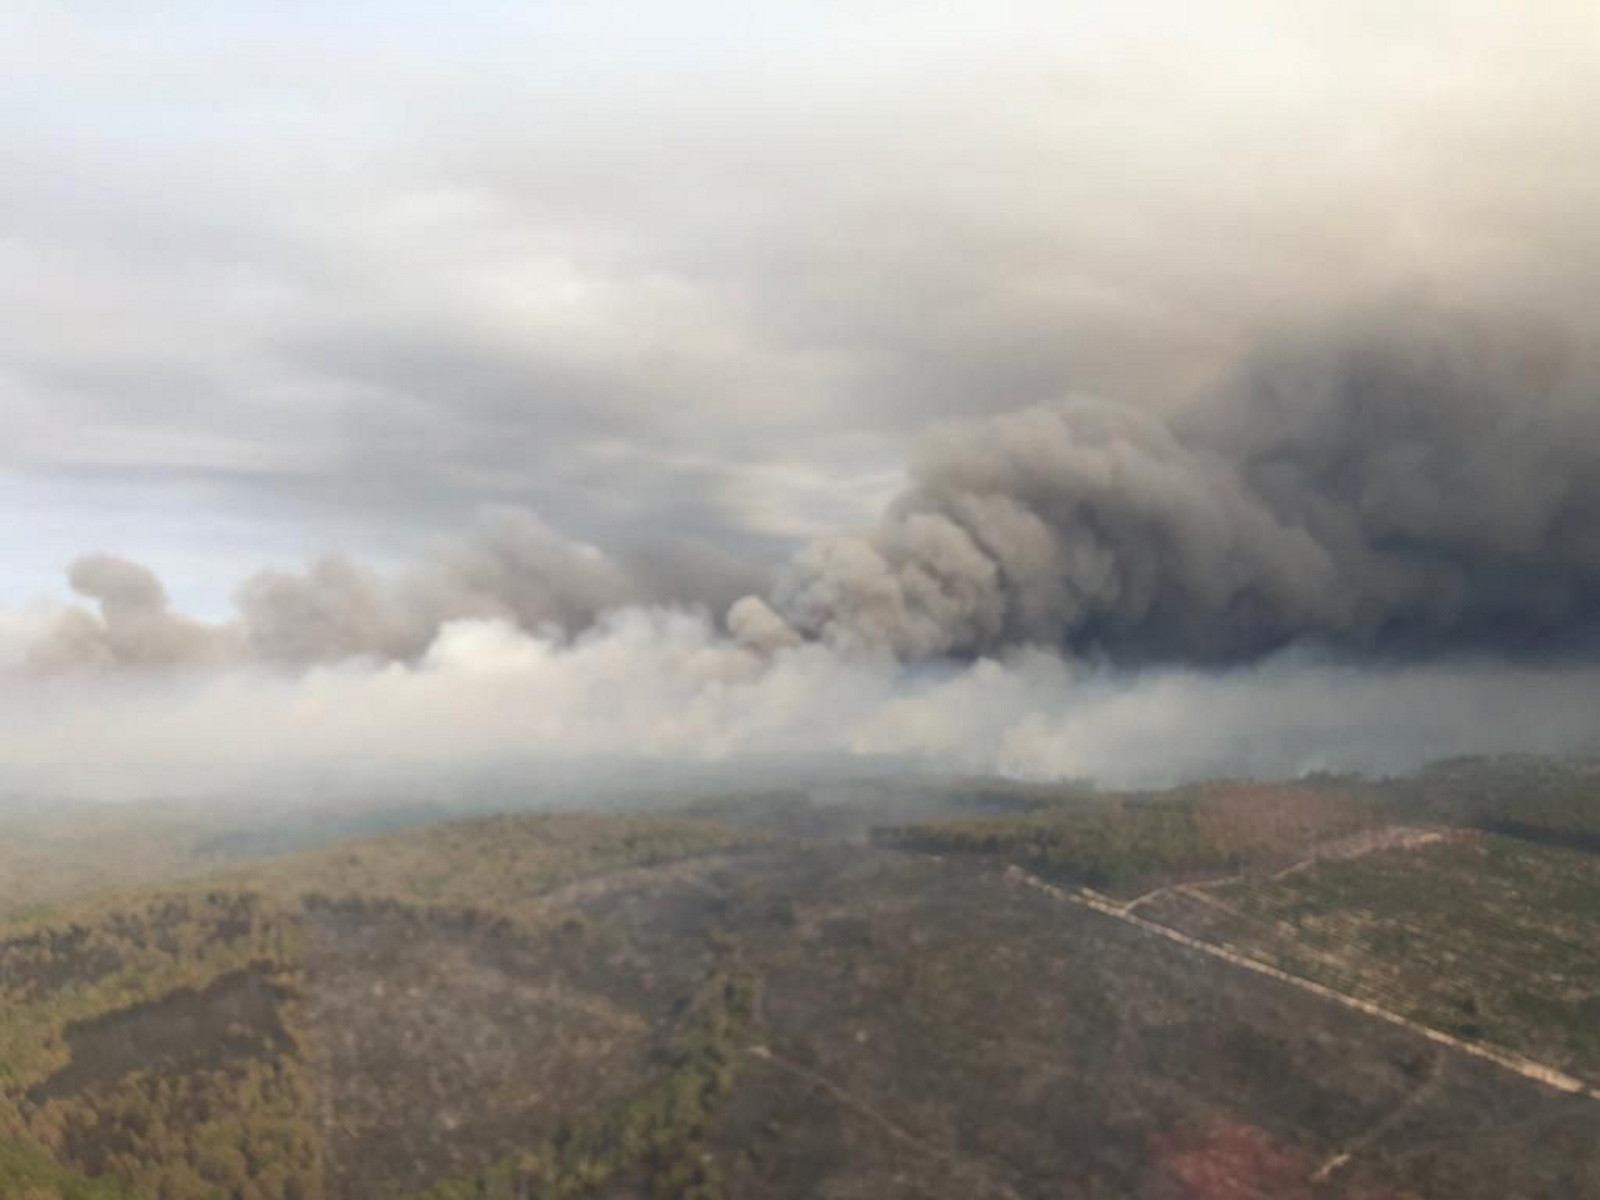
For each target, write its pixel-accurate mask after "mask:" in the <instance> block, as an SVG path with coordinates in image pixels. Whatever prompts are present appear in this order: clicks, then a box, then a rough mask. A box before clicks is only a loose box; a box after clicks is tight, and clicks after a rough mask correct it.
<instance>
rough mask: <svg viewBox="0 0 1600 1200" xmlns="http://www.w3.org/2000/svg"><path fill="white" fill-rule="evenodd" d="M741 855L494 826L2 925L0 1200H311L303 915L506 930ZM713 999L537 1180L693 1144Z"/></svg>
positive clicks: (547, 826)
mask: <svg viewBox="0 0 1600 1200" xmlns="http://www.w3.org/2000/svg"><path fill="white" fill-rule="evenodd" d="M758 840H760V839H758V838H756V837H755V836H754V835H751V834H740V833H736V832H734V831H731V830H728V829H726V828H723V827H720V826H717V825H713V824H711V823H709V822H704V821H691V820H673V819H669V818H664V817H618V818H605V817H590V816H574V815H529V816H517V817H496V818H490V819H483V820H476V821H467V822H462V823H459V824H455V825H446V826H440V827H436V828H430V829H418V830H409V831H405V832H401V833H397V834H393V835H389V836H386V837H378V838H369V839H364V840H361V841H357V842H352V843H348V844H344V845H339V846H333V847H326V848H323V849H319V850H315V851H311V852H307V853H303V854H300V855H297V856H294V857H290V858H285V859H282V860H276V861H269V862H264V863H262V864H260V865H257V866H254V867H251V868H249V869H248V870H240V871H234V872H232V873H231V874H229V875H227V876H219V877H215V878H213V879H211V880H209V881H204V880H202V881H196V882H194V883H191V884H187V885H184V886H182V887H181V888H179V889H177V890H167V891H156V892H147V893H143V894H126V895H121V896H118V895H106V896H102V897H100V898H98V899H96V900H93V901H91V902H87V903H83V902H80V903H77V904H74V905H70V906H57V907H53V908H48V909H46V910H44V911H42V912H40V913H37V914H35V915H33V916H32V917H29V916H24V915H22V914H20V913H17V912H13V915H12V919H11V921H10V924H9V925H5V926H0V1005H3V1006H4V1011H5V1020H4V1021H3V1022H0V1195H4V1196H6V1197H7V1198H8V1200H9V1198H10V1197H11V1196H13V1195H16V1196H26V1197H29V1198H30V1200H32V1198H34V1197H37V1198H38V1200H47V1198H48V1200H123V1197H124V1196H126V1197H128V1198H129V1200H147V1198H149V1200H210V1198H212V1197H227V1198H228V1200H258V1198H259V1200H269V1198H270V1200H317V1198H318V1197H320V1196H322V1195H323V1194H324V1191H325V1181H324V1178H323V1173H324V1168H323V1158H324V1149H323V1145H322V1138H323V1132H322V1130H321V1129H320V1127H319V1123H318V1121H317V1120H316V1118H315V1113H316V1111H317V1104H316V1100H315V1095H314V1086H313V1083H312V1080H311V1072H312V1064H311V1062H310V1060H309V1057H308V1051H307V1050H306V1048H305V1046H304V1044H303V1042H304V1039H303V1037H302V1036H301V1035H300V1034H299V1032H298V1031H297V1028H296V1023H297V1020H298V1015H297V1014H298V1011H299V1002H298V996H299V994H300V990H301V976H302V974H303V972H304V969H305V945H306V938H307V936H308V932H307V914H308V912H309V910H308V908H307V905H308V904H310V903H313V902H322V903H325V902H326V897H329V896H333V897H343V898H355V899H363V900H376V901H381V902H382V903H385V904H388V905H391V906H393V907H395V908H396V909H397V910H400V911H409V910H411V909H416V910H418V911H422V910H426V911H429V912H439V911H448V912H457V913H461V914H464V915H465V916H466V917H468V918H469V920H468V921H467V923H466V925H465V926H464V928H468V927H477V926H483V927H488V928H493V927H495V923H496V922H501V923H505V922H510V925H509V926H507V927H508V928H509V927H515V926H516V925H517V923H518V922H519V921H521V920H523V919H524V918H526V919H529V920H532V919H534V918H535V917H536V916H537V908H538V905H537V903H536V901H537V900H538V898H539V897H540V896H541V895H543V894H545V893H547V892H548V891H549V890H550V889H552V888H555V887H558V886H560V885H562V884H565V883H568V882H571V881H574V880H577V879H580V878H583V877H585V876H589V875H593V874H597V873H602V872H606V871H614V870H617V869H620V868H626V867H631V866H643V865H650V864H657V863H664V862H671V861H675V860H678V859H685V858H689V857H693V856H697V855H705V854H710V853H715V852H719V851H727V850H732V849H736V848H739V847H742V846H748V845H751V844H753V843H754V842H756V841H758ZM480 917H482V918H486V920H480V919H479V918H480ZM718 988H719V989H724V990H726V991H727V997H726V999H725V1001H724V1002H723V1003H722V1004H721V1006H720V1007H718V1006H708V1007H706V1008H704V1010H703V1011H701V1010H697V1013H698V1015H697V1017H696V1020H695V1022H694V1023H692V1024H691V1025H690V1027H689V1028H688V1029H687V1030H686V1032H685V1033H684V1034H683V1035H682V1036H681V1038H680V1040H679V1045H678V1049H677V1052H676V1056H675V1058H674V1060H673V1063H672V1066H671V1069H670V1071H669V1072H668V1073H667V1075H666V1077H665V1081H664V1082H663V1083H662V1084H661V1085H660V1087H659V1088H657V1089H656V1090H653V1091H651V1092H649V1093H648V1094H646V1095H645V1096H644V1097H642V1098H641V1099H640V1100H639V1101H637V1102H636V1103H635V1104H633V1105H631V1106H630V1107H629V1108H628V1109H627V1111H626V1112H625V1113H624V1114H622V1115H621V1116H616V1117H613V1118H610V1123H609V1124H604V1125H601V1126H591V1125H580V1126H576V1127H574V1128H573V1129H572V1130H571V1131H569V1132H568V1134H567V1135H566V1136H565V1137H563V1138H561V1139H559V1140H558V1141H557V1142H555V1143H552V1144H551V1146H549V1147H546V1148H543V1149H541V1150H540V1151H539V1158H540V1161H541V1162H544V1163H548V1164H550V1169H552V1170H554V1171H555V1172H556V1173H555V1175H553V1176H551V1178H552V1179H554V1180H555V1181H557V1182H559V1181H560V1180H561V1179H569V1178H588V1177H590V1176H591V1175H592V1174H593V1171H594V1167H593V1162H592V1160H594V1159H595V1157H596V1155H597V1154H598V1153H599V1150H598V1148H599V1147H612V1146H613V1145H615V1146H620V1147H622V1150H621V1151H620V1153H621V1154H622V1155H623V1157H622V1158H621V1159H619V1160H618V1161H619V1162H628V1163H633V1162H636V1161H642V1160H643V1159H649V1160H650V1161H652V1162H657V1161H658V1160H663V1157H664V1156H670V1155H671V1154H672V1153H675V1152H676V1150H677V1149H681V1147H682V1146H683V1145H684V1144H686V1139H688V1138H690V1137H692V1136H693V1134H694V1131H695V1130H696V1129H697V1128H698V1127H699V1121H701V1120H703V1117H704V1113H705V1111H706V1106H707V1105H709V1104H710V1103H712V1102H713V1101H714V1099H715V1097H716V1096H717V1095H719V1094H720V1090H721V1089H725V1088H726V1086H727V1083H728V1080H729V1077H730V1076H729V1072H730V1071H731V1063H732V1058H731V1050H730V1049H729V1043H728V1040H727V1039H728V1036H729V1035H728V1028H729V1022H731V1021H732V1020H734V1019H735V1017H736V1015H737V1012H738V1010H739V1006H738V1004H737V1003H736V997H737V995H738V994H742V993H740V990H739V988H738V987H735V986H734V985H733V984H732V983H727V982H726V981H720V980H719V982H718ZM719 994H721V991H719ZM696 1114H699V1115H698V1116H697V1115H696ZM618 1122H620V1124H619V1123H618ZM607 1153H610V1151H609V1150H608V1151H607ZM517 1169H518V1170H521V1167H520V1166H519V1167H518V1168H517ZM672 1169H673V1170H676V1168H672ZM502 1173H504V1172H502ZM668 1173H669V1174H670V1173H671V1171H669V1172H668ZM546 1174H548V1171H546ZM506 1177H507V1178H510V1177H511V1176H509V1175H508V1176H506ZM543 1177H544V1176H542V1175H541V1176H539V1178H543ZM697 1186H698V1185H697ZM561 1194H568V1193H561ZM673 1194H680V1193H677V1192H675V1193H673ZM681 1194H691V1193H688V1192H684V1193H681Z"/></svg>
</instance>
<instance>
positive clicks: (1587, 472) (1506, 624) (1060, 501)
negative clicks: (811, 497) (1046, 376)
mask: <svg viewBox="0 0 1600 1200" xmlns="http://www.w3.org/2000/svg"><path fill="white" fill-rule="evenodd" d="M730 624H731V627H732V628H733V629H734V631H735V632H736V633H738V634H739V635H741V636H743V637H745V638H746V640H747V641H749V642H750V643H751V644H753V645H769V646H770V645H780V644H782V643H783V642H785V641H787V640H789V639H792V638H794V637H796V636H800V637H806V638H817V639H821V640H822V641H824V642H826V643H828V644H830V645H833V646H836V647H839V648H842V649H844V650H846V651H850V652H854V651H859V650H875V651H880V652H882V651H887V652H889V653H891V654H893V655H895V656H897V657H899V658H901V659H903V660H920V659H927V658H934V657H942V656H970V655H973V654H981V653H992V652H995V651H996V650H1000V649H1003V648H1005V647H1007V646H1014V645H1019V644H1040V645H1045V646H1051V647H1057V648H1062V649H1066V650H1069V651H1072V652H1075V653H1086V652H1094V653H1105V654H1108V655H1110V656H1111V657H1113V658H1116V659H1120V660H1123V661H1130V660H1131V661H1145V662H1148V661H1186V662H1201V663H1205V662H1210V663H1216V662H1226V661H1237V660H1241V659H1248V658H1253V657H1257V656H1260V655H1262V654H1265V653H1269V652H1271V651H1274V650H1278V649H1281V648H1283V647H1286V646H1289V645H1291V644H1295V643H1300V642H1314V643H1321V644H1324V645H1328V646H1333V647H1338V648H1341V649H1343V650H1347V651H1355V652H1358V653H1362V654H1379V655H1386V654H1390V653H1393V652H1403V653H1414V652H1430V651H1432V652H1437V651H1451V650H1460V649H1463V648H1475V649H1484V648H1493V649H1496V650H1500V651H1508V650H1509V651H1511V652H1514V653H1523V652H1533V651H1541V650H1549V649H1565V648H1569V647H1571V646H1573V645H1575V644H1578V643H1581V642H1583V641H1585V640H1587V639H1590V638H1592V637H1593V636H1594V635H1595V633H1596V632H1597V629H1600V372H1597V371H1596V370H1595V368H1594V364H1593V362H1591V361H1589V360H1587V359H1582V358H1580V357H1579V356H1578V355H1577V354H1576V352H1575V351H1573V350H1572V349H1571V348H1570V347H1568V346H1566V345H1564V344H1562V342H1561V341H1560V340H1559V339H1554V338H1546V337H1543V336H1535V335H1532V334H1526V333H1506V332H1504V331H1503V329H1502V330H1499V331H1496V332H1493V333H1490V332H1489V331H1486V330H1483V329H1466V330H1461V329H1459V328H1454V329H1452V330H1451V331H1448V332H1447V331H1445V330H1444V329H1442V328H1419V327H1418V323H1417V322H1410V321H1405V320H1396V319H1394V318H1392V317H1391V318H1390V319H1388V320H1387V321H1385V322H1382V323H1377V322H1374V323H1364V324H1362V325H1359V326H1351V327H1349V328H1347V329H1345V330H1343V331H1342V332H1341V333H1340V334H1339V335H1338V336H1337V337H1334V338H1331V339H1328V338H1325V339H1322V340H1320V341H1316V342H1310V341H1308V342H1303V343H1301V344H1298V345H1290V346H1288V347H1280V348H1279V349H1277V350H1275V351H1274V352H1273V353H1271V354H1269V355H1263V356H1261V357H1260V358H1259V359H1258V360H1256V361H1255V363H1254V364H1253V365H1252V366H1251V367H1250V368H1249V369H1248V370H1247V371H1246V372H1244V373H1243V374H1242V376H1241V377H1240V378H1239V379H1238V380H1236V381H1235V382H1234V383H1233V385H1232V386H1230V387H1228V388H1226V389H1223V390H1222V391H1221V392H1220V393H1219V394H1218V396H1217V397H1216V398H1215V399H1214V400H1212V401H1211V402H1209V403H1207V404H1204V405H1201V406H1199V407H1197V408H1194V409H1191V410H1188V411H1185V412H1183V413H1181V414H1179V415H1177V416H1175V417H1171V418H1166V417H1162V416H1158V415H1155V414H1153V413H1150V412H1147V411H1143V410H1140V409H1137V408H1133V407H1129V406H1126V405H1119V404H1112V403H1106V402H1099V401H1086V400H1074V401H1068V402H1065V403H1060V404H1053V405H1047V406H1041V407H1034V408H1029V409H1027V410H1024V411H1021V412H1015V413H1011V414H1008V415H1004V416H999V417H995V418H990V419H986V420H980V421H970V422H965V423H961V424H951V425H946V426H943V427H940V428H938V429H936V430H934V431H933V432H931V433H929V434H928V435H927V436H926V437H925V438H924V439H923V441H922V443H921V445H920V447H919V448H918V451H917V453H916V456H915V461H914V464H913V468H912V473H911V483H910V486H909V488H908V490H907V491H906V492H905V493H904V494H903V495H901V496H900V497H899V498H898V500H896V501H895V502H894V504H893V505H892V507H891V508H890V510H889V511H888V512H887V514H886V515H885V516H884V517H883V519H882V520H881V521H880V522H879V524H878V525H877V526H876V527H874V528H872V529H870V530H868V531H866V532H864V533H861V534H853V535H847V536H840V537H833V538H829V539H826V540H824V541H821V542H818V543H815V544H813V545H811V546H809V547H807V548H806V549H804V550H803V551H802V552H801V553H800V554H799V555H798V556H797V557H796V558H795V560H794V561H793V562H792V563H791V564H790V566H789V567H788V568H787V569H786V570H785V572H784V573H783V576H782V578H781V580H780V582H779V584H778V587H777V589H776V591H775V593H774V597H773V601H772V604H771V605H770V606H769V605H768V604H767V603H766V602H764V601H761V600H757V599H753V598H752V599H747V600H744V601H741V602H740V603H739V605H737V606H736V608H735V611H734V612H733V614H732V617H731V622H730Z"/></svg>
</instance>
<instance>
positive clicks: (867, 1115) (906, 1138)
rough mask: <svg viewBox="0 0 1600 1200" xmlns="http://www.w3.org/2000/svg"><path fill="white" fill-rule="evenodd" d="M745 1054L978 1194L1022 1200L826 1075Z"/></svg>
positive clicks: (766, 1052)
mask: <svg viewBox="0 0 1600 1200" xmlns="http://www.w3.org/2000/svg"><path fill="white" fill-rule="evenodd" d="M745 1053H746V1054H749V1055H750V1056H751V1057H752V1058H758V1059H760V1060H761V1061H762V1062H764V1063H769V1064H770V1065H772V1066H774V1067H777V1068H778V1069H779V1070H781V1071H784V1072H786V1073H787V1074H790V1075H793V1076H794V1077H795V1078H797V1079H799V1080H800V1081H801V1082H803V1083H805V1084H808V1085H809V1086H811V1087H814V1088H817V1089H819V1090H821V1091H824V1092H826V1093H827V1094H828V1095H829V1096H830V1097H832V1098H833V1100H834V1101H835V1102H836V1103H838V1104H841V1105H843V1106H844V1107H845V1108H847V1109H849V1110H850V1111H851V1112H853V1113H855V1114H856V1115H857V1116H859V1117H862V1118H864V1119H865V1120H867V1121H870V1122H871V1123H872V1124H874V1125H876V1126H877V1127H878V1128H879V1129H881V1130H883V1131H884V1132H885V1133H887V1134H888V1135H889V1136H890V1137H892V1138H894V1139H895V1140H896V1141H898V1142H900V1143H902V1144H904V1145H906V1146H909V1147H910V1148H911V1149H912V1150H914V1151H916V1152H917V1153H918V1154H920V1155H922V1156H923V1157H925V1158H933V1159H937V1160H938V1161H940V1162H942V1163H944V1164H945V1165H946V1166H948V1167H949V1168H950V1169H951V1170H952V1171H955V1172H957V1173H960V1174H963V1175H966V1176H968V1177H969V1178H971V1179H972V1181H973V1182H974V1183H975V1184H976V1185H977V1186H978V1188H979V1189H980V1191H979V1192H978V1194H979V1195H995V1196H1004V1197H1006V1198H1007V1200H1022V1196H1021V1195H1020V1194H1019V1193H1017V1192H1016V1191H1014V1190H1013V1189H1012V1188H1010V1187H1008V1186H1006V1185H1005V1184H1004V1183H1001V1182H1000V1181H998V1180H996V1179H994V1178H993V1177H991V1176H990V1175H989V1173H988V1172H987V1171H985V1170H984V1169H983V1168H982V1167H981V1166H980V1165H978V1164H977V1163H974V1162H971V1161H969V1160H967V1159H964V1158H961V1157H960V1156H958V1155H956V1154H953V1153H951V1152H950V1151H949V1150H946V1149H944V1148H943V1147H941V1146H937V1145H935V1144H934V1143H932V1142H929V1141H925V1140H924V1139H922V1138H920V1137H918V1136H917V1135H916V1134H914V1133H912V1132H911V1131H910V1130H909V1129H907V1128H905V1126H903V1125H900V1124H898V1123H896V1122H895V1121H893V1120H891V1119H890V1118H889V1117H887V1116H885V1115H884V1114H883V1113H881V1112H879V1111H878V1110H877V1109H876V1108H874V1107H872V1105H870V1104H868V1103H867V1102H866V1101H864V1100H861V1099H859V1098H857V1097H856V1096H854V1095H852V1094H851V1093H850V1092H849V1091H847V1090H845V1089H844V1088H842V1087H840V1086H839V1085H838V1084H837V1083H834V1082H833V1080H831V1079H829V1078H828V1077H827V1076H825V1075H819V1074H817V1073H816V1072H815V1071H812V1070H809V1069H808V1068H806V1067H802V1066H801V1065H800V1064H799V1063H797V1062H793V1061H791V1060H789V1059H787V1058H785V1057H783V1056H782V1055H781V1054H775V1053H774V1052H773V1051H772V1050H770V1049H769V1048H768V1047H766V1046H748V1047H746V1048H745Z"/></svg>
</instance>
